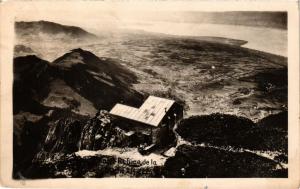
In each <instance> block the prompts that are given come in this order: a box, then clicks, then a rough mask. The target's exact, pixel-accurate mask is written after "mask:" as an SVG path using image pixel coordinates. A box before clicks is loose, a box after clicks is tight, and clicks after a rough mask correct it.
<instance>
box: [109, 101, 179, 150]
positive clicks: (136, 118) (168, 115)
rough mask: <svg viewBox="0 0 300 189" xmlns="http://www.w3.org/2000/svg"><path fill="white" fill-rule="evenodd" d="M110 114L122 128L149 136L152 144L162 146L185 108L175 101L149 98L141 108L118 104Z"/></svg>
mask: <svg viewBox="0 0 300 189" xmlns="http://www.w3.org/2000/svg"><path fill="white" fill-rule="evenodd" d="M110 114H111V115H112V116H113V117H115V118H116V119H117V120H119V121H120V124H118V126H120V128H122V129H124V130H126V131H129V132H131V133H136V132H139V133H142V134H145V135H148V136H149V138H150V140H151V141H150V142H151V143H152V144H156V145H159V144H162V143H164V141H166V140H168V136H169V134H170V132H172V129H173V128H174V126H175V124H176V123H177V122H178V121H180V120H181V119H182V117H183V107H182V106H181V105H180V104H178V103H177V102H175V101H174V100H170V99H165V98H160V97H155V96H149V97H148V98H147V99H146V100H145V102H144V103H143V104H142V105H141V107H139V108H135V107H131V106H127V105H123V104H116V105H115V106H114V107H113V108H112V109H111V111H110Z"/></svg>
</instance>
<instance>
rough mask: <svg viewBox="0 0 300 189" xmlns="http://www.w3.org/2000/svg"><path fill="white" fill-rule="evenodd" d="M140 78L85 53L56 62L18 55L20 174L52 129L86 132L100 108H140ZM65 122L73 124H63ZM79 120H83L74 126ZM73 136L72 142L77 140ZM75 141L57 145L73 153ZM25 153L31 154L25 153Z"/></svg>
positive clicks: (16, 147)
mask: <svg viewBox="0 0 300 189" xmlns="http://www.w3.org/2000/svg"><path fill="white" fill-rule="evenodd" d="M135 79H136V76H135V75H134V74H133V73H132V72H130V71H128V70H126V69H125V68H124V67H123V66H121V65H120V64H119V63H118V62H117V61H115V60H110V59H105V60H104V59H100V58H98V57H96V56H95V55H93V54H92V53H90V52H87V51H84V50H82V49H75V50H73V51H71V52H70V53H67V54H65V55H64V56H62V57H61V58H58V59H57V60H56V61H55V62H54V63H49V62H47V61H45V60H42V59H40V58H38V57H36V56H35V55H28V56H24V57H16V58H15V59H14V85H13V99H14V103H13V111H14V159H15V161H14V176H16V177H18V176H17V175H18V174H21V175H23V174H25V173H24V171H25V170H27V169H28V166H29V165H30V164H31V161H32V158H33V157H34V156H35V154H36V153H37V152H38V151H39V150H41V148H42V146H43V145H42V144H43V140H44V139H45V137H46V135H47V132H48V128H49V127H51V125H63V126H61V127H59V126H57V128H56V129H54V130H53V132H56V131H57V130H59V129H62V130H63V131H64V129H65V128H64V127H65V125H67V126H66V128H67V130H65V135H68V133H69V132H72V131H78V132H80V131H81V129H80V130H78V129H79V127H80V128H81V127H83V126H82V125H81V124H83V123H84V122H85V120H86V119H87V116H88V115H90V116H93V115H94V114H95V113H96V112H97V109H106V110H110V108H111V107H112V106H113V105H114V104H115V103H117V102H124V103H128V104H131V105H139V104H140V103H141V102H142V100H143V96H142V95H141V94H139V93H138V92H136V91H135V90H133V89H132V83H133V82H135ZM62 118H68V119H70V120H61V121H59V120H60V119H62ZM74 119H76V120H77V121H75V122H73V121H74ZM51 128H52V127H51ZM76 133H77V132H76ZM73 134H74V133H73ZM73 134H72V135H73ZM79 135H80V134H79ZM68 136H69V135H68ZM68 136H66V138H67V140H71V139H70V138H68ZM80 136H81V135H80ZM53 140H55V141H56V139H51V137H50V139H49V141H47V142H46V143H51V141H53ZM70 143H71V144H70V146H68V145H66V147H63V146H60V145H58V144H57V146H56V147H55V148H57V149H60V148H63V149H66V150H70V149H74V148H75V147H76V146H77V144H73V141H70ZM76 149H78V148H76ZM54 151H55V150H54ZM24 153H25V154H26V155H21V154H24Z"/></svg>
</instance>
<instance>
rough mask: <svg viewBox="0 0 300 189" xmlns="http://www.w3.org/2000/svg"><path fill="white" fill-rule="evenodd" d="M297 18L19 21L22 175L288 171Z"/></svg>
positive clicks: (279, 174) (127, 16)
mask: <svg viewBox="0 0 300 189" xmlns="http://www.w3.org/2000/svg"><path fill="white" fill-rule="evenodd" d="M66 14H67V13H66ZM287 17H288V15H287V12H250V11H245V12H239V11H234V12H197V11H187V12H176V11H158V12H151V11H148V12H139V11H135V12H130V13H129V12H122V13H118V15H116V14H114V12H109V11H107V12H105V11H104V12H103V11H101V12H100V11H99V12H89V13H86V14H83V15H82V16H81V17H80V18H79V17H76V19H75V18H72V17H70V16H59V15H51V16H48V17H46V16H45V17H41V16H39V15H38V14H37V15H30V16H27V17H16V20H15V46H14V60H13V73H14V82H13V173H12V175H13V178H14V179H40V178H84V177H96V178H102V177H116V178H120V177H125V178H140V177H146V178H287V177H288V129H287V128H288V104H287V102H288V64H287Z"/></svg>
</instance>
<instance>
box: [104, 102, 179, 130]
mask: <svg viewBox="0 0 300 189" xmlns="http://www.w3.org/2000/svg"><path fill="white" fill-rule="evenodd" d="M174 103H175V101H174V100H169V99H165V98H160V97H155V96H149V97H148V98H147V99H146V101H145V102H144V104H143V105H142V106H141V107H140V108H134V107H131V106H126V105H123V104H116V105H115V106H114V107H113V108H112V109H111V111H110V113H111V114H113V115H117V116H120V117H124V118H127V119H132V120H135V121H138V122H142V123H146V124H148V125H152V126H158V124H159V123H160V122H161V120H162V119H163V118H164V116H165V115H166V112H167V111H168V110H169V109H170V108H171V106H172V105H173V104H174Z"/></svg>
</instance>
